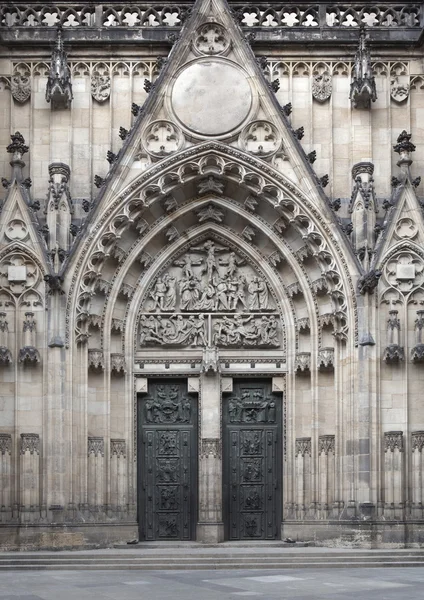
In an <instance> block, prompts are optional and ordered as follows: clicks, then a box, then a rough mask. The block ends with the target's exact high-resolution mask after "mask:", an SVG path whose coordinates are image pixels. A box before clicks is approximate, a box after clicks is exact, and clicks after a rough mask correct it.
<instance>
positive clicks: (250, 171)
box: [68, 142, 356, 339]
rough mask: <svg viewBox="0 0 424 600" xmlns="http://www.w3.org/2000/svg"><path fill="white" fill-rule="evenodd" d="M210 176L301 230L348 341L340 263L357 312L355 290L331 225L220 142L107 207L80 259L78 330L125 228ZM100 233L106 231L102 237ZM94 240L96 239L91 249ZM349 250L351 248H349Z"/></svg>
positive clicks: (183, 156)
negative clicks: (234, 186)
mask: <svg viewBox="0 0 424 600" xmlns="http://www.w3.org/2000/svg"><path fill="white" fill-rule="evenodd" d="M191 157H193V158H191ZM175 163H177V165H176V169H173V165H174V164H175ZM250 165H253V166H250ZM208 173H211V174H213V177H214V178H215V179H216V178H217V177H219V178H220V183H221V184H223V185H225V182H226V181H227V180H232V181H235V182H237V183H238V184H239V185H240V184H242V185H243V186H244V187H245V188H246V189H247V191H248V192H249V193H251V194H252V193H253V194H254V195H255V197H259V196H260V197H261V201H262V202H264V201H265V202H268V203H270V204H271V205H272V206H273V207H277V206H278V210H279V212H280V213H281V214H282V216H283V218H284V220H285V221H287V222H288V223H289V224H291V225H292V226H293V227H294V228H295V229H296V230H297V231H298V232H299V234H300V235H301V236H302V237H303V239H304V240H305V244H306V246H307V248H308V252H309V253H310V255H312V256H314V257H315V258H316V260H317V261H318V263H319V265H320V267H321V269H322V276H323V277H324V279H325V280H326V283H327V287H328V290H329V292H328V293H329V295H330V296H331V298H332V301H333V316H334V323H335V335H336V336H337V337H339V338H341V339H345V338H346V336H347V331H348V318H347V300H346V292H345V290H344V284H343V276H342V273H341V270H340V267H339V263H340V265H341V268H342V269H343V271H344V278H345V280H347V282H348V285H349V288H350V291H349V296H350V297H351V302H352V303H353V308H354V311H355V313H356V305H355V299H354V289H353V285H352V281H351V277H350V275H349V272H348V268H347V262H346V258H345V256H344V254H343V253H342V251H341V248H340V246H339V244H338V242H337V241H336V240H335V238H334V236H333V234H332V231H331V228H330V226H329V225H327V224H326V223H325V222H324V220H323V219H322V215H320V214H319V211H318V210H317V209H316V208H315V207H314V206H313V205H312V204H311V202H310V201H309V200H308V199H307V198H306V197H305V196H304V194H303V193H302V192H301V191H300V190H299V189H298V188H296V187H295V186H294V185H293V184H292V183H291V182H288V181H287V180H286V179H284V178H283V177H282V176H280V175H279V174H278V173H277V172H276V171H275V170H274V169H273V168H272V167H270V166H265V165H264V163H263V162H260V163H257V162H256V160H255V159H254V158H253V157H249V156H248V155H245V154H242V153H239V152H238V151H237V150H235V149H234V148H228V147H225V146H223V145H221V144H219V143H217V142H207V143H205V144H202V145H199V146H197V147H196V148H190V149H188V150H186V151H185V152H183V153H180V154H176V155H173V156H172V157H170V158H169V159H167V160H166V161H161V164H160V166H152V167H151V168H150V169H148V171H147V172H146V173H144V174H143V175H141V176H140V177H139V178H138V179H137V181H136V182H134V183H133V184H131V185H130V186H128V187H127V188H126V189H125V190H124V191H123V193H122V194H121V197H120V198H118V199H116V200H114V201H113V202H110V203H109V204H108V209H107V210H106V211H105V213H104V214H103V216H102V217H100V218H99V220H98V223H97V225H96V227H94V228H93V231H92V233H91V234H90V236H88V238H87V241H86V245H85V247H84V249H83V250H82V252H81V254H80V258H79V263H80V264H82V262H83V261H84V262H85V261H86V259H85V255H86V253H87V251H88V248H90V255H89V258H88V260H87V264H86V267H85V270H84V275H83V276H82V278H81V283H80V291H79V293H78V296H77V307H76V309H77V329H81V326H82V325H83V323H84V320H85V316H84V315H85V314H86V313H87V310H88V307H89V305H90V298H91V295H92V293H93V290H94V285H95V283H96V281H97V279H98V278H99V277H100V274H101V270H102V266H103V262H104V260H105V259H106V258H107V257H108V256H109V255H110V254H111V252H112V249H113V246H114V244H115V243H116V241H117V239H119V237H120V236H121V235H122V233H123V232H124V231H125V229H126V228H127V227H129V226H130V225H131V223H133V222H135V221H136V220H137V219H139V218H141V214H142V212H143V210H144V209H145V208H146V207H148V206H150V205H151V204H152V203H153V202H154V201H155V200H156V199H157V200H159V201H163V198H164V197H166V196H167V195H169V194H170V193H171V191H172V189H173V188H174V187H175V186H181V185H184V184H185V183H188V182H190V181H192V180H194V179H196V178H198V177H199V176H200V177H203V178H204V177H205V176H206V175H208ZM118 207H119V208H118ZM119 211H120V212H119ZM106 223H108V224H106ZM317 224H319V225H317ZM99 231H102V233H101V234H100V235H99V234H98V232H99ZM95 236H96V237H97V241H96V242H95V246H94V248H93V246H92V244H93V241H94V237H95ZM329 244H331V247H332V248H331V250H330V245H329ZM345 252H349V250H348V249H345ZM77 272H78V269H76V273H77ZM76 279H77V275H75V276H74V280H73V282H72V284H71V288H70V295H69V297H68V309H69V308H70V305H71V302H72V295H73V293H74V292H73V287H74V285H75V282H76ZM355 321H356V314H355Z"/></svg>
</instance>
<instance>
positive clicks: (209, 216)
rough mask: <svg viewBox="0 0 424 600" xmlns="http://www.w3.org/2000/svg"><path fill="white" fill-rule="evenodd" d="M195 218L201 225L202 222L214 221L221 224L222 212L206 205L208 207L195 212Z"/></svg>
mask: <svg viewBox="0 0 424 600" xmlns="http://www.w3.org/2000/svg"><path fill="white" fill-rule="evenodd" d="M197 217H198V219H199V223H203V221H216V222H217V223H222V220H223V218H224V212H223V211H222V210H221V209H220V208H218V207H217V206H214V205H213V204H208V206H206V207H204V208H202V209H200V210H199V211H197Z"/></svg>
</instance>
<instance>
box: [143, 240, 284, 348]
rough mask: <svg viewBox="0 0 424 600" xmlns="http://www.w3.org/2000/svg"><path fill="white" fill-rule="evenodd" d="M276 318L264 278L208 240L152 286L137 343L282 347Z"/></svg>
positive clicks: (178, 259) (175, 261)
mask: <svg viewBox="0 0 424 600" xmlns="http://www.w3.org/2000/svg"><path fill="white" fill-rule="evenodd" d="M280 329H281V325H280V319H279V316H278V314H277V313H276V307H275V303H274V301H273V299H272V297H271V294H270V292H269V288H268V285H267V282H266V281H265V279H264V278H263V277H262V276H261V275H259V274H258V273H257V272H256V271H255V270H254V269H253V267H252V266H250V265H248V264H247V262H246V261H245V260H244V259H243V258H241V257H240V256H238V255H237V253H236V252H234V251H232V250H231V249H230V248H228V247H226V246H222V245H219V244H217V243H215V242H214V241H213V240H206V241H205V242H204V243H203V244H201V245H198V246H191V247H190V249H189V250H188V251H187V252H186V253H185V254H183V255H182V256H181V257H179V258H177V259H176V260H174V261H173V262H172V265H171V266H170V268H169V269H168V270H167V271H166V272H165V273H163V274H161V275H160V276H159V277H158V278H157V279H156V280H155V281H154V282H153V284H152V286H151V288H150V290H149V291H148V293H147V295H146V298H145V300H144V303H143V305H142V310H141V315H140V337H139V343H140V346H142V347H143V346H193V347H196V346H222V347H234V348H236V347H247V348H248V347H255V346H256V347H261V348H266V347H269V348H277V347H279V346H280Z"/></svg>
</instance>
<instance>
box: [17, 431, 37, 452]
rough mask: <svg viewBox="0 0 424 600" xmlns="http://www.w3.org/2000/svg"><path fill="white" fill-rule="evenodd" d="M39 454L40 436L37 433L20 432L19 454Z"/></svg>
mask: <svg viewBox="0 0 424 600" xmlns="http://www.w3.org/2000/svg"><path fill="white" fill-rule="evenodd" d="M26 452H29V453H30V454H40V436H39V435H38V433H21V454H25V453H26Z"/></svg>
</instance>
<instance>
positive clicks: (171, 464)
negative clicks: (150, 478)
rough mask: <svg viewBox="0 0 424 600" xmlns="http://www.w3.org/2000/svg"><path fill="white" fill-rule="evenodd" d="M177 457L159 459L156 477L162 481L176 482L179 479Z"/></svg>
mask: <svg viewBox="0 0 424 600" xmlns="http://www.w3.org/2000/svg"><path fill="white" fill-rule="evenodd" d="M175 460H176V459H174V460H172V459H167V460H158V461H157V468H156V477H157V479H158V481H159V482H160V483H175V482H176V481H177V464H176V462H175Z"/></svg>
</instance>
